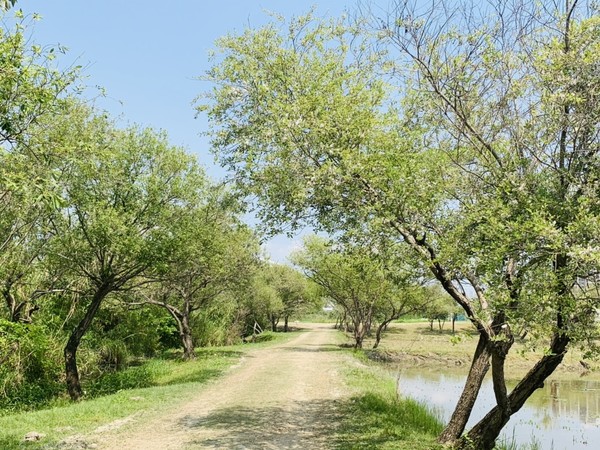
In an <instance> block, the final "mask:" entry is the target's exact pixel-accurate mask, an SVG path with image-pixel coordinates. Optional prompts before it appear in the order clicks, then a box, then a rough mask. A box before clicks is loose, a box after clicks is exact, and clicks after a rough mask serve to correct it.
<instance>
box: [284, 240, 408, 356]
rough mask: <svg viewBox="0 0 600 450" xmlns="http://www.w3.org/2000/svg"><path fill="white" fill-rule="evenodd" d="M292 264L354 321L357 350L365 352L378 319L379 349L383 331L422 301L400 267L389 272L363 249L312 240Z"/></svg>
mask: <svg viewBox="0 0 600 450" xmlns="http://www.w3.org/2000/svg"><path fill="white" fill-rule="evenodd" d="M379 256H380V257H381V256H382V255H379ZM292 261H293V262H294V264H296V265H298V266H299V267H301V268H302V269H303V270H304V271H305V273H306V274H307V276H308V277H309V278H310V279H311V280H313V281H314V282H315V283H316V284H317V285H319V286H320V287H321V289H322V291H323V294H324V295H325V296H326V297H327V298H330V299H331V300H332V301H333V302H334V303H335V304H336V305H338V306H340V307H341V308H342V309H343V311H344V315H345V317H346V318H349V319H350V320H351V322H352V323H351V327H350V328H351V330H352V333H353V337H354V347H355V348H362V345H363V341H364V339H365V337H366V336H367V335H368V334H370V332H371V328H372V326H373V325H374V324H375V321H376V320H377V319H379V320H380V323H379V326H378V327H377V333H376V343H375V347H377V345H379V341H380V340H381V334H382V332H383V330H384V328H385V327H386V326H387V325H388V324H389V323H390V322H391V321H392V320H396V319H398V318H400V317H401V316H402V315H404V314H407V313H409V312H412V311H414V310H415V306H416V302H418V300H419V298H418V296H416V295H414V292H413V291H412V289H411V288H410V287H409V285H408V283H407V278H408V277H401V276H399V274H398V272H397V271H396V269H397V267H395V268H394V270H390V269H389V268H388V267H386V265H385V264H384V263H383V262H382V261H381V260H380V259H378V258H377V257H376V256H375V255H373V254H372V253H370V251H369V250H365V248H364V247H352V246H348V245H347V246H345V247H340V246H337V247H336V246H335V245H334V244H333V243H332V242H330V241H326V240H324V239H322V238H319V237H316V236H312V237H309V238H307V239H305V241H304V248H303V250H301V251H299V252H297V253H295V254H294V255H293V256H292Z"/></svg>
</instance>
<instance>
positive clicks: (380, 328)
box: [373, 316, 394, 349]
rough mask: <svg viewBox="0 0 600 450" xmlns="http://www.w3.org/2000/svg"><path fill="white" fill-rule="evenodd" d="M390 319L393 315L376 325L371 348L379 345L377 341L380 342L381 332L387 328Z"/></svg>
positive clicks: (392, 318)
mask: <svg viewBox="0 0 600 450" xmlns="http://www.w3.org/2000/svg"><path fill="white" fill-rule="evenodd" d="M392 320H394V317H393V316H392V317H391V318H390V319H388V320H384V321H383V322H381V323H380V324H379V326H378V327H377V331H376V332H375V343H374V344H373V349H376V348H377V347H379V342H381V335H382V334H383V332H384V331H386V330H387V327H388V325H389V324H390V322H391V321H392Z"/></svg>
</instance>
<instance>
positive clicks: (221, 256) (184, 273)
mask: <svg viewBox="0 0 600 450" xmlns="http://www.w3.org/2000/svg"><path fill="white" fill-rule="evenodd" d="M199 202H201V203H200V204H198V205H190V211H188V214H187V216H186V217H184V218H181V219H180V220H179V221H178V222H177V223H176V224H175V225H174V227H173V232H174V233H175V234H176V242H175V244H174V245H173V249H172V251H171V256H170V261H169V263H168V266H167V268H166V270H165V271H164V272H163V273H161V275H160V279H159V280H158V281H159V285H158V286H155V285H152V286H150V289H149V290H148V291H147V292H144V291H141V292H140V294H142V295H143V296H144V297H145V299H144V300H143V301H142V302H141V303H143V304H151V305H156V306H160V307H162V308H165V309H166V310H167V311H168V312H169V314H170V315H171V316H172V317H173V319H174V320H175V322H176V323H177V328H178V330H179V335H180V338H181V342H182V347H183V357H184V359H186V360H189V359H193V358H194V356H195V354H194V341H193V333H192V330H193V328H194V327H193V323H192V321H193V319H194V315H195V314H196V313H197V312H198V311H199V310H201V309H208V308H209V306H210V304H211V303H214V302H219V300H220V299H222V298H223V295H224V294H225V293H227V292H231V291H236V290H237V289H239V288H240V286H241V285H244V284H248V283H250V280H251V278H252V276H253V272H254V271H255V270H256V268H257V266H258V263H259V260H258V253H259V245H258V239H257V238H256V236H255V235H254V234H253V232H252V231H251V230H250V229H248V227H246V226H244V225H243V224H242V223H241V222H240V220H239V218H238V217H237V215H236V211H237V209H238V208H237V207H235V208H234V206H236V205H235V203H232V201H231V199H230V198H229V196H228V195H225V194H223V193H222V192H220V189H217V188H215V187H211V186H208V185H207V186H205V188H204V194H203V198H200V199H199Z"/></svg>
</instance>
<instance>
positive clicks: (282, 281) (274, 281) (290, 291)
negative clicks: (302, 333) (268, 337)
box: [265, 264, 314, 332]
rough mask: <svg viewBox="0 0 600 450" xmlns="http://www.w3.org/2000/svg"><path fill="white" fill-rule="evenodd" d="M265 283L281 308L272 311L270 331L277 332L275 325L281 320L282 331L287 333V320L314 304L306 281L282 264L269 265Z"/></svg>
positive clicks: (292, 269) (295, 271)
mask: <svg viewBox="0 0 600 450" xmlns="http://www.w3.org/2000/svg"><path fill="white" fill-rule="evenodd" d="M265 270H266V275H265V277H266V282H267V283H268V285H269V286H270V287H272V288H273V289H274V291H275V293H276V295H277V297H278V298H279V302H277V304H280V305H281V307H280V309H279V310H277V308H274V309H273V311H272V314H271V316H272V318H273V320H272V322H271V325H272V330H273V331H277V323H278V322H279V319H280V318H283V331H284V332H288V331H289V320H290V317H292V316H293V315H294V314H297V313H299V312H300V311H302V309H303V308H307V307H309V306H310V305H311V304H314V297H312V294H313V292H311V290H310V287H309V284H308V280H307V279H306V277H305V276H304V275H303V274H301V273H300V272H298V271H297V270H296V269H294V268H292V267H290V266H286V265H283V264H269V265H268V266H266V268H265Z"/></svg>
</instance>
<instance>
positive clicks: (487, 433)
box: [459, 335, 569, 450]
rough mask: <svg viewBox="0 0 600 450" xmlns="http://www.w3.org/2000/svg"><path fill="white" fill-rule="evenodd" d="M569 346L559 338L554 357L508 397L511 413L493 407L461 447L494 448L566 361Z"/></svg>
mask: <svg viewBox="0 0 600 450" xmlns="http://www.w3.org/2000/svg"><path fill="white" fill-rule="evenodd" d="M568 343H569V338H568V337H567V336H565V335H556V336H555V337H554V338H553V340H552V345H551V346H550V354H548V355H546V356H544V357H542V359H540V360H539V361H538V362H537V364H536V365H535V366H534V367H533V368H532V369H531V370H530V371H529V372H528V373H527V375H525V377H523V379H522V380H521V381H520V382H519V384H517V386H516V387H515V388H514V389H513V390H512V392H511V393H510V394H509V395H508V410H506V409H505V410H503V408H502V407H500V406H498V405H497V406H495V407H494V408H492V410H491V411H490V412H489V413H487V414H486V416H485V417H484V418H483V419H481V420H480V421H479V423H477V424H476V425H475V426H474V427H473V428H472V429H471V430H470V431H469V432H468V433H467V435H466V436H465V437H464V438H463V439H462V440H461V442H460V445H459V448H462V449H470V448H476V449H481V450H491V449H493V448H494V445H495V443H496V439H497V438H498V435H499V434H500V431H502V428H503V427H504V425H506V424H507V423H508V421H509V419H510V418H511V416H512V415H513V414H515V413H516V412H517V411H519V410H520V409H521V407H522V406H523V405H524V404H525V401H526V400H527V399H528V398H529V397H530V396H531V394H533V393H534V392H535V391H536V390H537V389H539V388H541V387H543V386H544V381H545V380H546V378H548V377H549V376H550V375H551V374H552V373H553V372H554V370H555V369H556V368H557V367H558V365H559V364H560V363H561V362H562V360H563V358H564V356H565V353H566V352H567V345H568ZM507 411H508V414H507Z"/></svg>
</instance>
